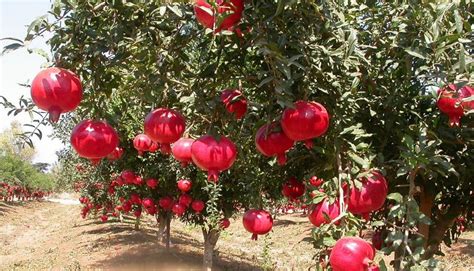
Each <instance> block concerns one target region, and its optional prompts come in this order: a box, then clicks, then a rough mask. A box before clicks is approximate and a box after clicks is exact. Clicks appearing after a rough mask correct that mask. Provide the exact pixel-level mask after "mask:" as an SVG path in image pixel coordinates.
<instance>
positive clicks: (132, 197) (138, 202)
mask: <svg viewBox="0 0 474 271" xmlns="http://www.w3.org/2000/svg"><path fill="white" fill-rule="evenodd" d="M130 203H132V204H136V205H141V204H142V199H141V198H140V196H139V195H138V194H135V193H132V194H131V195H130Z"/></svg>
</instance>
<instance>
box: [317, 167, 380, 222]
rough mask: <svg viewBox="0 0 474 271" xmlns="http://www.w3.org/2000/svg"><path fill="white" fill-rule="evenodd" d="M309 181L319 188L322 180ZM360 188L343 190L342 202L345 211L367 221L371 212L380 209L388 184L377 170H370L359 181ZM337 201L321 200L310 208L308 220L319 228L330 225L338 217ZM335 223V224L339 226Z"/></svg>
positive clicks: (338, 205)
mask: <svg viewBox="0 0 474 271" xmlns="http://www.w3.org/2000/svg"><path fill="white" fill-rule="evenodd" d="M312 179H313V180H312V181H310V183H312V185H314V186H315V187H319V186H320V185H321V184H322V182H323V180H322V179H318V178H316V177H313V178H312ZM360 182H361V183H362V186H361V187H360V188H357V187H356V186H352V188H350V189H347V188H345V189H344V201H345V204H347V210H348V211H349V212H351V213H353V214H356V215H361V216H362V217H364V218H366V219H368V216H369V214H370V213H371V212H373V211H376V210H378V209H380V208H381V207H382V206H383V204H384V202H385V199H386V198H387V193H388V183H387V180H386V179H385V177H384V176H383V175H382V174H381V173H380V172H379V171H377V170H372V171H370V173H369V174H368V176H367V177H364V178H362V179H361V180H360ZM340 212H341V210H340V202H339V199H335V200H333V201H331V200H330V199H329V198H325V199H323V200H322V201H321V202H319V203H317V204H314V205H313V206H311V207H310V214H309V220H310V221H311V223H312V224H313V225H314V226H316V227H319V226H321V225H322V224H327V223H331V222H332V221H333V220H334V219H336V218H337V217H338V216H339V215H340ZM339 223H340V221H336V222H335V224H336V225H337V224H339Z"/></svg>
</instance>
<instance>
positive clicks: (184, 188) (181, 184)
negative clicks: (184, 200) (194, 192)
mask: <svg viewBox="0 0 474 271" xmlns="http://www.w3.org/2000/svg"><path fill="white" fill-rule="evenodd" d="M191 187H192V183H191V181H190V180H187V179H181V180H179V181H178V189H179V190H180V191H181V192H183V193H186V192H188V191H189V190H191Z"/></svg>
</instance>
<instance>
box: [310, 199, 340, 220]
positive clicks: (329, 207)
mask: <svg viewBox="0 0 474 271" xmlns="http://www.w3.org/2000/svg"><path fill="white" fill-rule="evenodd" d="M339 214H340V211H339V202H338V201H337V200H336V201H334V202H333V203H332V204H329V200H328V199H324V200H323V201H321V202H320V203H318V204H315V205H313V206H312V207H311V212H310V214H309V216H308V218H309V221H311V223H312V224H313V225H314V226H316V227H319V226H321V225H322V224H328V223H330V222H331V221H332V220H334V219H335V218H336V217H338V216H339ZM338 222H339V221H337V222H336V224H338Z"/></svg>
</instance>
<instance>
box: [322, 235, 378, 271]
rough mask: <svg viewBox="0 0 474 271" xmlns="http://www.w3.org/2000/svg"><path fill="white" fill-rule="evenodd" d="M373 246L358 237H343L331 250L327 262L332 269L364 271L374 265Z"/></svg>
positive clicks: (338, 270)
mask: <svg viewBox="0 0 474 271" xmlns="http://www.w3.org/2000/svg"><path fill="white" fill-rule="evenodd" d="M374 256H375V251H374V248H373V247H372V246H371V245H370V244H369V243H368V242H366V241H364V240H363V239H361V238H359V237H343V238H341V239H339V240H338V241H337V242H336V244H335V245H334V247H333V248H332V250H331V255H330V256H329V263H330V264H331V267H332V269H333V270H334V271H366V270H368V268H369V267H371V266H374V264H373V262H372V261H373V259H374Z"/></svg>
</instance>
